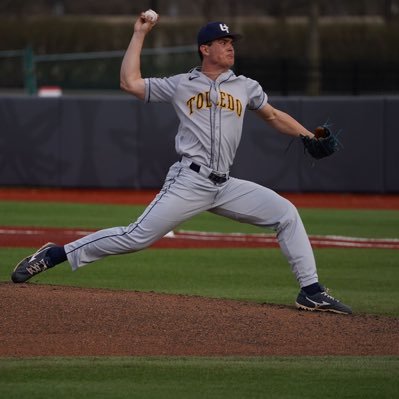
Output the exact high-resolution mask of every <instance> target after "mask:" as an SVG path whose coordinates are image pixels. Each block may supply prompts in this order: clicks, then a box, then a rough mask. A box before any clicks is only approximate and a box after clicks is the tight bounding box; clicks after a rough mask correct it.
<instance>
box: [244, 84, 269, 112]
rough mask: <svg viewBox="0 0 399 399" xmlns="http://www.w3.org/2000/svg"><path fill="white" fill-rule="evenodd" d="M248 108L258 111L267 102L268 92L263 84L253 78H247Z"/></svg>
mask: <svg viewBox="0 0 399 399" xmlns="http://www.w3.org/2000/svg"><path fill="white" fill-rule="evenodd" d="M246 85H247V94H248V109H250V110H252V111H256V110H257V109H260V108H262V107H263V106H265V105H266V104H267V99H268V97H267V94H266V93H265V92H264V91H263V88H262V86H261V85H260V84H259V83H258V82H257V81H256V80H253V79H250V78H247V80H246Z"/></svg>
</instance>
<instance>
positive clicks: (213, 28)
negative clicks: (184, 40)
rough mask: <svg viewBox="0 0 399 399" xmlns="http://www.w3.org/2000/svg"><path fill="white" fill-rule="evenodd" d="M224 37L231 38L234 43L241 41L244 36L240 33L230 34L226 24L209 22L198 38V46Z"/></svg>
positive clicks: (200, 31)
mask: <svg viewBox="0 0 399 399" xmlns="http://www.w3.org/2000/svg"><path fill="white" fill-rule="evenodd" d="M222 37H231V38H232V39H233V40H234V41H235V40H238V39H241V38H242V35H240V34H239V33H232V32H230V28H229V26H228V25H226V24H225V23H224V22H220V21H217V22H209V23H208V24H206V25H205V26H203V27H202V28H201V29H200V30H199V32H198V36H197V42H198V46H201V45H202V44H205V43H209V42H211V41H213V40H216V39H221V38H222Z"/></svg>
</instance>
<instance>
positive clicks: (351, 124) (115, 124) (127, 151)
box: [0, 95, 399, 193]
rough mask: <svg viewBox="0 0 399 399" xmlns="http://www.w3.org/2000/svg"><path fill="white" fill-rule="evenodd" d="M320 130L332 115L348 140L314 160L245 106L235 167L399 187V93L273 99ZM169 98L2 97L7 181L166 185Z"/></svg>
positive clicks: (303, 180)
mask: <svg viewBox="0 0 399 399" xmlns="http://www.w3.org/2000/svg"><path fill="white" fill-rule="evenodd" d="M270 102H271V103H272V104H273V105H274V106H276V107H277V108H280V109H282V110H285V111H287V112H288V113H290V114H291V115H293V116H294V117H295V118H297V119H298V120H300V121H301V122H302V123H303V124H304V125H305V126H307V127H309V128H313V127H315V126H316V125H318V124H320V123H323V122H325V121H326V120H329V121H330V122H331V123H332V124H333V126H332V128H333V129H334V130H339V129H342V133H341V135H340V140H341V142H342V148H341V149H340V151H339V152H338V153H336V154H334V155H333V156H331V157H330V158H327V159H324V160H320V161H313V160H312V159H311V158H310V157H308V156H306V155H304V152H303V147H302V144H301V143H300V141H299V140H294V141H293V140H292V138H291V137H288V136H283V135H280V134H278V133H275V132H274V131H273V130H271V129H270V128H269V127H268V126H267V125H266V124H265V123H264V122H263V121H262V120H260V119H259V118H258V117H257V116H256V115H255V114H254V113H253V112H250V111H248V112H247V114H246V119H245V123H244V133H243V138H242V142H241V146H240V148H239V151H238V154H237V157H236V162H235V164H234V166H233V169H232V175H234V176H236V177H240V178H244V179H250V180H253V181H256V182H258V183H260V184H263V185H266V186H269V187H271V188H273V189H275V190H278V191H294V192H310V191H318V192H360V193H361V192H368V193H393V192H399V173H398V172H399V151H398V148H399V135H398V134H397V128H396V126H397V123H396V122H397V115H398V113H399V97H398V96H370V97H272V98H270ZM177 125H178V120H177V118H176V116H175V114H174V112H173V109H172V107H171V106H170V105H168V104H144V103H142V102H140V101H138V100H135V99H134V98H131V97H129V96H125V95H119V96H102V97H90V96H89V97H87V96H86V97H78V96H63V97H59V98H38V97H31V96H1V97H0V133H1V134H0V185H2V186H33V187H93V188H94V187H96V188H135V189H147V188H159V187H160V186H161V184H162V183H163V180H164V177H165V174H166V172H167V170H168V167H169V166H170V164H171V163H172V162H174V161H175V160H176V159H177V156H176V154H175V152H174V136H175V134H176V130H177Z"/></svg>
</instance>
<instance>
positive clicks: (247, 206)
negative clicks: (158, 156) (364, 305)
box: [65, 68, 318, 287]
mask: <svg viewBox="0 0 399 399" xmlns="http://www.w3.org/2000/svg"><path fill="white" fill-rule="evenodd" d="M145 88H146V90H145V100H146V101H147V102H168V103H171V104H172V105H173V107H174V109H175V111H176V113H177V115H178V117H179V120H180V124H179V127H178V132H177V135H176V139H175V146H176V151H177V153H178V154H179V155H180V158H181V159H180V161H178V162H176V163H175V164H173V165H172V166H171V168H170V169H169V172H168V174H167V176H166V180H165V183H164V185H163V187H162V189H161V191H160V192H159V194H158V195H157V196H156V197H155V198H154V200H153V201H152V202H151V204H150V205H149V206H148V207H147V208H146V210H145V211H144V213H143V214H142V215H141V216H140V217H139V218H138V220H136V221H135V222H133V223H131V224H129V225H128V226H125V227H114V228H110V229H105V230H100V231H98V232H96V233H93V234H90V235H88V236H86V237H84V238H82V239H79V240H77V241H74V242H71V243H69V244H67V245H65V250H66V253H67V256H68V261H69V262H70V264H71V266H72V269H73V270H76V269H77V268H78V267H81V266H84V265H86V264H88V263H91V262H93V261H95V260H97V259H100V258H103V257H105V256H107V255H114V254H122V253H129V252H136V251H139V250H141V249H144V248H146V247H148V246H150V245H151V244H152V243H154V242H155V241H157V240H158V239H160V238H161V237H163V236H164V235H165V234H166V233H168V232H169V231H171V230H173V229H175V228H176V227H177V226H178V225H179V224H180V223H182V222H184V221H185V220H187V219H189V218H191V217H193V216H195V215H197V214H198V213H201V212H203V211H210V212H213V213H215V214H218V215H222V216H226V217H229V218H231V219H234V220H237V221H239V222H245V223H250V224H253V225H257V226H261V227H269V228H273V229H274V230H275V231H276V233H277V238H278V241H279V244H280V247H281V250H282V252H283V253H284V255H285V256H286V258H287V260H288V262H289V264H290V265H291V269H292V271H293V273H294V274H295V276H296V278H297V280H298V282H299V284H300V286H301V287H303V286H307V285H310V284H313V283H315V282H317V281H318V277H317V272H316V265H315V260H314V256H313V251H312V248H311V245H310V242H309V239H308V236H307V234H306V231H305V229H304V226H303V224H302V221H301V219H300V217H299V214H298V212H297V210H296V208H295V207H294V206H293V205H292V204H291V203H290V202H289V201H287V200H286V199H284V198H283V197H281V196H280V195H278V194H277V193H275V192H274V191H272V190H270V189H268V188H266V187H263V186H260V185H258V184H255V183H253V182H250V181H246V180H242V179H236V178H234V177H231V176H229V169H230V167H231V165H232V163H233V160H234V156H235V154H236V150H237V148H238V145H239V142H240V139H241V133H242V127H243V119H244V112H245V110H246V109H250V110H256V109H259V108H262V107H263V106H264V105H266V103H267V95H266V94H265V93H264V91H263V89H262V87H261V86H260V85H259V83H258V82H256V81H254V80H252V79H249V78H246V77H244V76H236V75H235V74H234V73H233V72H232V71H230V70H229V71H227V72H225V73H223V74H221V75H220V76H219V77H218V78H217V79H216V80H215V81H213V80H211V79H209V78H208V77H207V76H206V75H204V74H203V73H202V72H201V71H200V69H199V68H196V69H193V70H192V71H190V72H189V73H187V74H179V75H175V76H171V77H168V78H148V79H145Z"/></svg>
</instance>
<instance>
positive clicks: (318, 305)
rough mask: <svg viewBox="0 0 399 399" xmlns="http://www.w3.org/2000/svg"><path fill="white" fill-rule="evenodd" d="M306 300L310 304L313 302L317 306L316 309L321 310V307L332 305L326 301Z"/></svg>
mask: <svg viewBox="0 0 399 399" xmlns="http://www.w3.org/2000/svg"><path fill="white" fill-rule="evenodd" d="M306 299H307V300H308V301H309V302H312V303H313V304H314V305H315V306H316V308H319V307H321V306H326V305H331V304H330V303H329V302H326V301H323V302H321V303H320V302H315V301H312V300H311V299H310V298H308V297H306Z"/></svg>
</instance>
